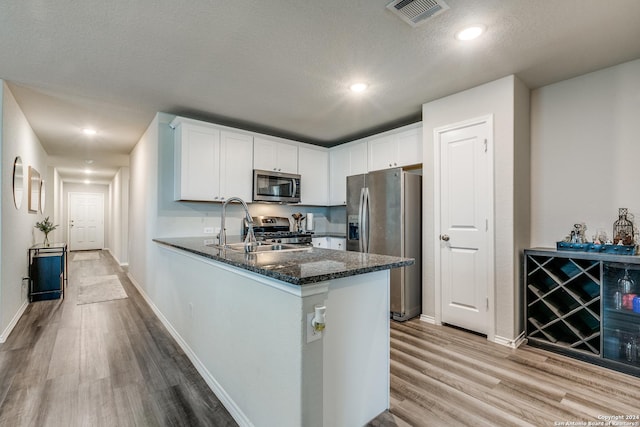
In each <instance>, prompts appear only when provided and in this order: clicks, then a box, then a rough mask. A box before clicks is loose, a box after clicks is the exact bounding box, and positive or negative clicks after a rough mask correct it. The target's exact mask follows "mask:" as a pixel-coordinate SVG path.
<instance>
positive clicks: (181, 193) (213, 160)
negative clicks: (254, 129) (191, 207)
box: [171, 117, 253, 202]
mask: <svg viewBox="0 0 640 427" xmlns="http://www.w3.org/2000/svg"><path fill="white" fill-rule="evenodd" d="M171 127H173V128H174V132H175V133H174V144H175V145H174V198H175V200H193V201H208V202H221V201H224V199H225V198H228V197H230V196H238V197H241V198H243V199H245V200H251V185H252V174H251V170H252V163H253V161H252V160H253V159H252V154H253V137H252V136H251V135H247V134H242V133H235V132H230V131H226V130H222V131H221V130H220V129H219V128H217V127H215V126H212V125H210V124H208V123H204V122H198V121H195V120H189V119H183V118H181V117H178V118H176V119H175V120H174V121H173V122H172V123H171Z"/></svg>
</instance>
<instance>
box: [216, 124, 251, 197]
mask: <svg viewBox="0 0 640 427" xmlns="http://www.w3.org/2000/svg"><path fill="white" fill-rule="evenodd" d="M252 168H253V137H252V136H251V135H246V134H242V133H236V132H229V131H222V132H221V133H220V200H225V199H227V198H229V197H232V196H237V197H240V198H241V199H242V200H245V201H247V202H249V201H251V197H252V191H251V190H252V186H253V169H252Z"/></svg>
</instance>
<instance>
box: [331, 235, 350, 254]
mask: <svg viewBox="0 0 640 427" xmlns="http://www.w3.org/2000/svg"><path fill="white" fill-rule="evenodd" d="M329 249H335V250H337V251H346V250H347V239H343V238H341V237H329Z"/></svg>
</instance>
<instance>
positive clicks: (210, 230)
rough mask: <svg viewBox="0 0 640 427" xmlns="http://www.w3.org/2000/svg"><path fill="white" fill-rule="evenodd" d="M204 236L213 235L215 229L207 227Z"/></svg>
mask: <svg viewBox="0 0 640 427" xmlns="http://www.w3.org/2000/svg"><path fill="white" fill-rule="evenodd" d="M204 234H213V227H205V228H204Z"/></svg>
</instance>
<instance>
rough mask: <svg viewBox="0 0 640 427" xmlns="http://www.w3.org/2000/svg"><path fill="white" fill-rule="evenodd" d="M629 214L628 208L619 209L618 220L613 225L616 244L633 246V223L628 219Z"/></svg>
mask: <svg viewBox="0 0 640 427" xmlns="http://www.w3.org/2000/svg"><path fill="white" fill-rule="evenodd" d="M628 212H629V210H628V209H627V208H619V209H618V220H617V221H616V222H614V223H613V243H614V244H618V243H622V244H623V245H631V244H633V223H632V222H631V221H629V220H628V219H627V214H628Z"/></svg>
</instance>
